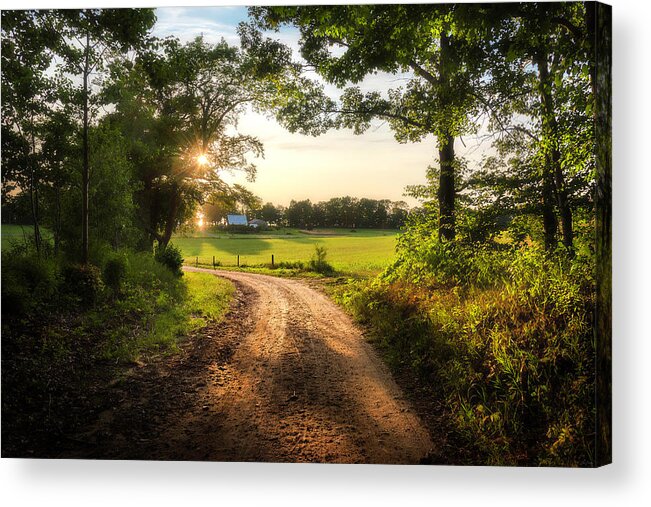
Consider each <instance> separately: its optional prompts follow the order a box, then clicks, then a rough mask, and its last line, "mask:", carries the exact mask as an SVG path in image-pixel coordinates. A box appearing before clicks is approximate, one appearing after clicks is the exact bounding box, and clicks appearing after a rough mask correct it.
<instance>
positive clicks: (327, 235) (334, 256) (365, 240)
mask: <svg viewBox="0 0 651 507" xmlns="http://www.w3.org/2000/svg"><path fill="white" fill-rule="evenodd" d="M396 235H397V231H394V230H371V229H366V230H358V231H357V232H351V231H349V230H347V229H339V230H337V229H320V230H314V231H309V232H301V231H298V230H296V229H281V230H279V231H273V232H265V233H260V234H225V233H213V232H206V233H203V234H201V233H196V232H195V233H192V234H188V235H183V236H181V235H179V236H176V237H175V238H173V239H172V243H174V244H175V245H176V246H178V247H179V248H180V249H181V251H182V252H183V255H184V256H185V261H186V263H187V264H194V263H195V262H196V260H197V258H198V260H199V264H211V263H212V256H213V255H214V256H215V260H216V261H217V262H219V263H220V264H221V265H222V266H235V265H236V264H237V256H238V255H239V256H240V264H245V265H248V266H255V265H261V264H269V263H271V255H272V254H273V255H274V260H275V262H276V263H277V264H278V263H281V262H297V261H303V262H307V261H309V260H310V258H311V257H312V255H313V254H314V247H315V245H321V246H324V247H325V248H326V249H327V252H328V254H327V260H328V262H329V263H330V264H332V265H333V266H334V268H335V269H336V270H338V271H341V272H343V273H351V274H358V275H372V274H375V273H378V272H380V271H381V270H382V269H384V267H385V266H386V265H387V263H388V262H389V261H390V260H391V259H392V258H393V255H394V251H395V245H396Z"/></svg>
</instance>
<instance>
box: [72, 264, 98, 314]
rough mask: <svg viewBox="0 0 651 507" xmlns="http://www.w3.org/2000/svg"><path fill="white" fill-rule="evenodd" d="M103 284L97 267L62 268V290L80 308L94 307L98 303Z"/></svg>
mask: <svg viewBox="0 0 651 507" xmlns="http://www.w3.org/2000/svg"><path fill="white" fill-rule="evenodd" d="M103 288H104V283H103V282H102V276H101V273H100V270H99V268H98V267H97V266H94V265H92V264H70V265H68V266H66V267H65V268H63V289H64V291H66V292H67V293H68V294H70V295H71V296H73V297H75V298H76V299H77V300H78V301H79V302H80V303H81V305H82V306H84V307H90V306H94V305H95V303H97V302H98V300H99V298H100V295H101V293H102V289H103Z"/></svg>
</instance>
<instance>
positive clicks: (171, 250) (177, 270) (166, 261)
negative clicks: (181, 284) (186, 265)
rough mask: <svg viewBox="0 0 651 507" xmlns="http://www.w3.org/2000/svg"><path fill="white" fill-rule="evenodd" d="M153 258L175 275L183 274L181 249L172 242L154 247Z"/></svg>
mask: <svg viewBox="0 0 651 507" xmlns="http://www.w3.org/2000/svg"><path fill="white" fill-rule="evenodd" d="M155 258H156V260H157V261H158V262H160V263H161V264H162V265H163V266H165V267H167V268H168V269H169V270H170V271H171V272H172V273H173V274H174V275H175V276H183V271H182V270H181V268H182V267H183V254H182V253H181V250H180V249H179V248H177V247H176V246H174V245H172V244H168V245H167V246H159V247H158V248H156V254H155Z"/></svg>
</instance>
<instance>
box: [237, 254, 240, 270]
mask: <svg viewBox="0 0 651 507" xmlns="http://www.w3.org/2000/svg"><path fill="white" fill-rule="evenodd" d="M237 267H238V268H239V267H240V256H239V255H238V256H237Z"/></svg>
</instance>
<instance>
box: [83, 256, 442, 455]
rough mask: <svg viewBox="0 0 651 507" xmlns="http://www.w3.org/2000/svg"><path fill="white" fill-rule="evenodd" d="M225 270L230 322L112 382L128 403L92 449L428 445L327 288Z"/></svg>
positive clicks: (325, 451)
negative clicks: (231, 292) (231, 293)
mask: <svg viewBox="0 0 651 507" xmlns="http://www.w3.org/2000/svg"><path fill="white" fill-rule="evenodd" d="M186 269H187V270H188V271H202V270H201V269H195V268H186ZM203 271H208V270H203ZM211 272H212V271H211ZM213 273H214V272H213ZM218 274H219V276H222V277H224V278H227V279H229V280H231V281H232V282H233V283H234V284H235V286H236V287H237V289H238V296H237V301H236V304H235V305H234V308H233V310H232V311H231V313H230V315H229V317H228V318H227V320H226V322H225V323H222V324H221V325H220V326H218V327H216V328H215V329H212V330H211V329H208V330H204V334H205V336H196V337H194V339H193V340H192V343H191V344H190V345H188V349H187V350H186V351H185V352H184V353H182V354H181V355H180V356H179V358H178V359H175V360H172V361H171V362H170V361H169V360H168V361H167V362H162V363H161V364H159V365H157V366H155V367H153V368H149V371H143V372H140V373H137V374H136V378H135V379H133V380H131V381H129V382H127V383H126V384H125V385H123V386H121V387H118V388H116V389H118V390H121V391H120V392H121V394H119V395H118V396H119V397H121V399H122V401H123V406H121V407H118V408H116V409H114V410H110V411H106V412H105V413H103V414H101V417H100V421H102V420H103V422H100V423H99V425H98V426H97V427H96V428H95V429H93V430H92V431H91V432H90V433H89V434H88V435H87V436H86V437H87V438H92V439H97V443H96V445H94V446H93V449H92V451H91V452H90V453H89V457H100V456H101V457H114V458H141V459H147V458H149V459H191V460H218V461H273V462H328V463H419V462H420V460H421V459H422V458H424V457H425V456H426V455H427V454H428V452H429V451H430V450H431V447H432V443H431V441H430V437H429V434H428V432H427V430H426V429H425V427H424V425H423V424H422V422H421V421H420V420H419V418H418V417H417V416H416V414H415V413H414V412H413V410H412V409H411V408H410V406H409V405H408V403H407V402H406V401H405V399H404V397H403V394H402V393H401V391H400V390H399V388H398V387H397V385H396V384H395V382H394V381H393V379H392V378H391V376H390V374H389V372H388V370H387V369H386V367H385V365H384V364H383V363H382V362H381V360H380V359H379V358H378V357H377V355H376V353H375V351H374V350H373V349H372V347H371V346H370V345H369V344H368V343H366V342H365V340H364V337H363V336H362V333H361V331H360V330H359V329H358V328H357V327H356V326H355V325H354V324H353V323H352V322H351V320H350V318H349V317H348V316H347V315H346V314H344V313H343V312H342V311H341V309H340V308H338V307H337V306H336V305H335V304H334V303H332V302H331V301H330V300H329V299H328V298H327V297H326V296H325V295H323V294H321V293H320V292H318V291H317V290H314V289H312V288H310V287H309V286H308V285H306V284H305V283H304V282H302V281H299V280H291V279H282V278H276V277H270V276H264V275H257V274H251V273H241V272H228V271H219V272H218ZM143 370H147V368H144V369H143ZM143 382H144V385H145V386H146V387H145V388H144V389H143V387H142V386H143ZM134 395H135V396H136V397H137V398H138V400H139V401H137V402H135V403H134V402H133V401H130V399H131V398H133V397H134ZM172 399H176V400H177V401H175V402H172V401H170V400H172ZM124 400H126V401H124ZM98 435H99V437H98ZM102 435H104V437H102ZM80 438H81V439H83V438H85V437H84V436H83V435H82V436H80Z"/></svg>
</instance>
